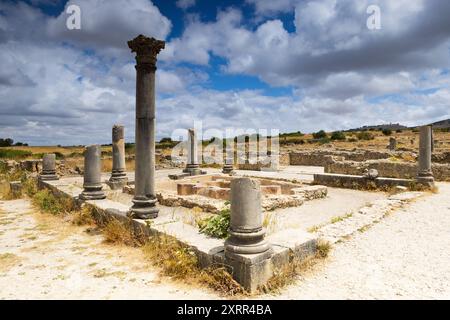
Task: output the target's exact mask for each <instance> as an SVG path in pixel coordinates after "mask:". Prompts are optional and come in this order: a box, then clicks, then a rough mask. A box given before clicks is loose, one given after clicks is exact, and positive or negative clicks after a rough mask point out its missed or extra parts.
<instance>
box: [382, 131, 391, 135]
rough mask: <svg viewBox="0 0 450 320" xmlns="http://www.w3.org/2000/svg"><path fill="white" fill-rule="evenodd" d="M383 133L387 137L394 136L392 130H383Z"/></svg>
mask: <svg viewBox="0 0 450 320" xmlns="http://www.w3.org/2000/svg"><path fill="white" fill-rule="evenodd" d="M382 132H383V134H384V135H385V136H390V135H391V134H392V130H390V129H383V131H382Z"/></svg>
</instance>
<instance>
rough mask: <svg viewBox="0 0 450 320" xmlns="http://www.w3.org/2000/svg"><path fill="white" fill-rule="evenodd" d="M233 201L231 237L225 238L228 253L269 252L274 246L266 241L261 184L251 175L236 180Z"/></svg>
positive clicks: (233, 181) (232, 183)
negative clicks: (250, 176) (251, 177)
mask: <svg viewBox="0 0 450 320" xmlns="http://www.w3.org/2000/svg"><path fill="white" fill-rule="evenodd" d="M230 200H231V217H230V230H229V235H230V236H229V238H228V239H227V240H226V241H225V255H230V254H231V255H233V254H257V253H263V252H267V251H269V250H270V249H271V247H270V246H269V245H268V243H267V242H266V241H265V240H264V236H265V234H266V231H265V229H264V228H263V215H262V212H261V186H260V183H259V182H258V181H257V180H254V179H250V178H237V179H233V180H232V181H231V196H230Z"/></svg>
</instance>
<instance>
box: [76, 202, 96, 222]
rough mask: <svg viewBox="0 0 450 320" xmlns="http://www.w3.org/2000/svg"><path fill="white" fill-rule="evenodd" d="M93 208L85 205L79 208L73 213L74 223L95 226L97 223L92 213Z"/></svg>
mask: <svg viewBox="0 0 450 320" xmlns="http://www.w3.org/2000/svg"><path fill="white" fill-rule="evenodd" d="M93 210H94V209H93V208H92V207H91V206H87V205H85V206H83V208H81V210H77V211H75V212H73V213H72V215H71V220H72V224H74V225H76V226H93V225H95V220H94V217H93V215H92V213H93Z"/></svg>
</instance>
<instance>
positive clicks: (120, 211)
mask: <svg viewBox="0 0 450 320" xmlns="http://www.w3.org/2000/svg"><path fill="white" fill-rule="evenodd" d="M128 46H129V48H130V49H131V51H132V52H134V53H136V122H135V130H136V132H135V152H136V155H135V159H134V160H135V171H134V174H133V172H127V168H126V164H125V140H124V130H125V128H124V126H122V125H114V126H113V128H112V170H111V172H108V173H102V153H101V147H100V146H99V145H91V146H87V147H86V149H85V152H84V169H83V178H81V177H80V176H79V175H75V174H74V175H69V176H62V177H61V178H60V179H58V175H57V171H58V164H57V162H56V157H55V155H54V154H46V155H44V157H43V160H42V166H43V169H42V172H41V173H40V175H39V179H40V185H41V187H44V188H48V189H50V190H52V191H54V192H55V193H57V194H58V196H61V197H68V198H70V199H72V200H73V201H74V202H75V203H78V204H84V203H88V204H89V205H91V206H94V207H95V208H96V212H97V213H98V214H97V215H96V217H95V218H96V219H97V220H98V221H107V220H108V219H111V218H116V219H119V220H120V221H123V222H126V225H128V226H130V228H131V230H133V232H135V233H138V234H139V235H142V234H143V235H154V234H158V235H161V234H164V235H168V236H171V237H174V238H176V239H177V240H178V241H179V242H180V243H183V244H184V245H186V246H188V247H190V248H191V249H192V250H193V252H195V255H196V256H197V258H198V260H199V265H200V266H201V267H209V266H213V265H217V264H220V265H224V266H226V268H227V270H229V272H230V273H231V275H232V276H233V278H234V279H236V280H237V281H238V282H239V283H240V284H241V285H242V286H243V287H244V288H245V289H247V290H248V291H251V292H254V291H256V290H258V288H259V287H261V286H264V285H265V284H266V283H267V282H268V281H270V279H271V278H272V277H274V276H275V275H276V274H277V272H278V271H279V270H281V269H282V268H284V267H286V266H287V265H289V264H290V263H292V260H293V259H294V258H295V259H297V260H299V261H302V260H303V259H305V258H306V257H308V256H311V255H314V254H315V253H316V252H317V250H318V245H319V242H320V241H321V240H322V239H325V240H328V241H330V242H333V243H334V242H337V241H339V239H342V238H343V237H347V236H348V235H350V234H352V233H354V232H357V230H360V229H361V228H363V227H365V226H366V225H367V224H369V223H372V222H373V221H376V219H379V218H380V216H383V215H384V214H386V212H388V211H389V210H391V209H392V208H395V207H396V206H400V205H402V204H403V203H404V202H406V201H409V200H410V199H413V198H414V197H417V196H419V193H404V194H401V195H390V194H387V193H381V192H378V193H376V192H372V193H369V192H363V191H359V190H354V189H366V188H370V189H373V190H377V191H380V190H383V188H390V187H392V188H397V191H402V192H403V191H405V190H406V189H408V188H409V189H411V188H412V186H413V185H414V184H421V185H424V186H426V187H432V186H433V185H434V179H435V178H436V177H438V178H439V179H441V178H442V177H444V179H447V178H449V177H450V170H449V168H448V167H449V164H448V163H447V162H448V161H447V160H446V159H447V158H446V157H447V156H446V155H436V154H433V133H432V128H431V126H424V127H421V128H420V147H419V150H418V151H419V152H418V155H415V156H413V155H412V152H410V151H401V150H399V142H398V141H397V140H396V139H394V138H392V139H391V140H390V142H389V147H388V149H389V150H386V144H383V146H382V149H384V150H382V151H375V150H337V149H321V150H313V151H304V150H303V151H298V150H297V151H289V150H281V151H280V150H279V149H278V146H273V145H271V146H270V147H269V150H264V149H261V150H260V149H259V146H258V147H257V148H256V151H255V150H251V148H250V143H246V142H245V141H244V143H242V144H240V145H239V143H236V148H243V149H244V152H243V153H239V152H236V150H235V144H234V143H230V144H226V148H225V152H224V155H223V163H220V165H219V166H216V167H211V168H208V171H207V172H206V171H203V170H201V166H202V165H204V164H203V163H202V157H199V152H198V149H197V148H198V146H199V143H200V142H199V141H198V139H197V132H196V131H195V130H194V129H189V130H188V142H187V145H188V148H187V150H188V154H187V162H186V166H185V168H184V169H183V170H182V172H180V168H170V169H167V170H157V171H156V170H155V159H156V156H155V155H156V152H155V151H156V150H155V122H156V119H155V109H156V106H155V72H156V60H157V55H158V54H159V52H160V51H161V50H162V49H164V46H165V43H164V42H163V41H160V40H156V39H154V38H148V37H145V36H143V35H139V36H138V37H136V38H135V39H133V40H131V41H129V42H128ZM271 144H272V142H271ZM240 157H241V158H242V159H241V158H240ZM402 157H403V158H405V159H406V158H407V159H413V161H411V160H409V162H407V161H400V160H398V159H403V158H402ZM393 158H394V159H393ZM433 159H435V160H436V163H433ZM449 159H450V157H449ZM446 161H447V162H446ZM236 162H237V163H236ZM438 162H439V163H438ZM446 170H448V171H446ZM108 171H109V169H108ZM405 172H408V174H405ZM393 175H394V176H393ZM342 188H348V189H353V190H345V192H343V191H342ZM340 197H343V198H345V199H347V201H341V202H339V205H338V206H337V207H338V208H335V206H336V203H337V200H340V199H341V198H340ZM348 199H351V201H348ZM381 200H386V201H387V203H388V204H387V205H385V204H382V205H381V204H380V203H379V202H380V201H381ZM328 201H329V203H331V204H332V205H331V208H332V209H330V206H325V207H324V204H327V203H328ZM371 201H372V202H371ZM377 201H378V202H377ZM367 203H369V204H367ZM324 208H326V209H324ZM227 210H228V211H229V213H230V215H229V228H228V230H227V231H226V232H227V235H228V237H227V238H226V239H222V238H217V237H213V236H211V235H207V234H205V233H202V232H200V228H199V225H198V223H197V221H198V219H199V218H202V219H208V218H211V217H215V216H217V215H218V214H223V213H224V212H228V211H227ZM334 210H337V211H339V210H340V211H339V213H340V214H341V216H339V217H338V219H334V220H333V219H332V218H333V217H332V216H330V211H331V212H334ZM375 210H378V211H375ZM349 211H351V212H352V213H351V214H349V213H348V212H349ZM330 219H331V220H332V221H333V222H332V223H330V222H329V221H330ZM345 219H348V220H346V221H345V222H346V224H345V225H344V226H343V227H341V228H338V226H340V223H341V222H342V224H344V222H343V221H344V220H345Z"/></svg>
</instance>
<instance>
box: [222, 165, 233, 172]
mask: <svg viewBox="0 0 450 320" xmlns="http://www.w3.org/2000/svg"><path fill="white" fill-rule="evenodd" d="M233 172H234V167H233V165H231V164H226V165H224V166H223V169H222V173H225V174H230V173H233Z"/></svg>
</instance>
